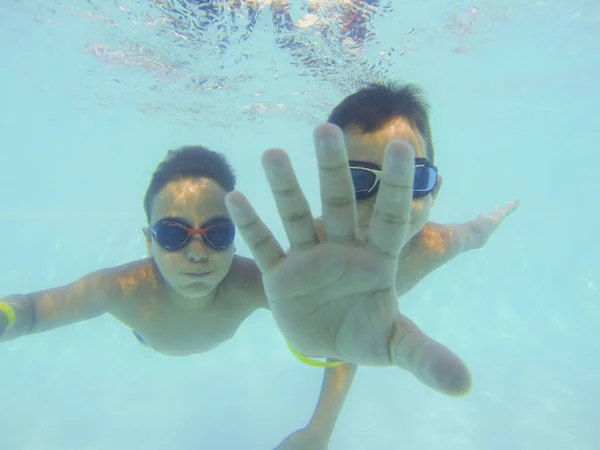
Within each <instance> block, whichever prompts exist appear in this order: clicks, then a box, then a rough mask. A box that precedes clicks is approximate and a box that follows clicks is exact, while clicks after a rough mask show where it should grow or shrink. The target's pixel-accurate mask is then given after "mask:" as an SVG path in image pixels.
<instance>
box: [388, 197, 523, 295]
mask: <svg viewBox="0 0 600 450" xmlns="http://www.w3.org/2000/svg"><path fill="white" fill-rule="evenodd" d="M518 206H519V201H515V202H510V203H507V204H506V205H505V206H504V207H502V208H496V209H495V210H494V212H492V213H491V214H489V215H487V216H484V215H483V214H480V215H479V217H477V218H476V219H474V220H471V221H469V222H466V223H461V224H437V223H432V222H429V223H427V225H425V227H424V228H423V229H422V230H421V231H420V232H419V233H418V234H417V235H416V236H415V237H414V238H413V239H412V240H411V241H410V242H409V243H408V244H407V246H406V247H405V248H404V249H403V250H402V252H401V254H400V258H399V264H398V273H397V277H396V291H397V293H398V295H402V294H404V293H406V292H408V291H410V290H411V289H412V288H413V287H415V286H416V285H417V284H419V283H420V282H421V280H422V279H423V278H425V277H426V276H427V275H429V274H430V273H431V272H433V271H434V270H435V269H437V268H438V267H441V266H443V265H444V264H446V263H447V262H448V261H451V260H452V259H454V258H455V257H457V256H458V255H460V254H461V253H464V252H467V251H469V250H476V249H479V248H481V247H483V246H484V245H485V243H486V242H487V241H488V239H489V238H490V236H491V235H492V234H493V233H494V231H496V229H497V228H498V226H500V224H501V223H502V221H503V220H504V219H505V218H506V217H508V216H509V215H510V214H512V213H513V212H514V211H515V210H516V209H517V208H518Z"/></svg>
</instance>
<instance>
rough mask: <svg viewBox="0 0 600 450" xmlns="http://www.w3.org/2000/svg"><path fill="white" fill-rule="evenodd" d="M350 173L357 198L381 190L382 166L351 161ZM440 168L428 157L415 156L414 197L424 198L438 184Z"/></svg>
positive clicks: (359, 198)
mask: <svg viewBox="0 0 600 450" xmlns="http://www.w3.org/2000/svg"><path fill="white" fill-rule="evenodd" d="M350 173H351V174H352V183H353V184H354V192H355V194H356V199H357V200H363V199H366V198H369V197H372V196H373V195H375V194H376V193H377V191H378V190H379V181H380V180H381V167H379V166H378V165H377V164H372V163H368V162H362V161H350ZM437 178H438V170H437V167H435V166H434V165H433V164H430V163H429V161H428V160H427V158H415V178H414V182H413V198H415V199H416V198H423V197H425V196H427V195H429V194H431V192H432V191H433V189H434V188H435V185H436V184H437Z"/></svg>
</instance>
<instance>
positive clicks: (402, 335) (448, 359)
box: [390, 315, 472, 396]
mask: <svg viewBox="0 0 600 450" xmlns="http://www.w3.org/2000/svg"><path fill="white" fill-rule="evenodd" d="M390 355H391V358H392V363H393V364H394V365H396V366H398V367H400V368H402V369H405V370H408V371H409V372H411V373H412V374H413V375H414V376H415V377H417V379H418V380H419V381H421V382H422V383H424V384H426V385H427V386H429V387H431V388H433V389H435V390H437V391H439V392H441V393H443V394H446V395H455V396H459V395H466V394H467V393H468V392H469V391H470V390H471V384H472V381H471V374H470V373H469V369H467V367H466V365H465V364H464V363H463V362H462V361H461V360H460V358H459V357H458V356H456V355H455V354H454V353H452V352H451V351H450V350H448V348H446V347H444V346H443V345H442V344H440V343H439V342H436V341H434V340H433V339H431V338H429V337H428V336H427V335H426V334H425V333H423V332H422V331H421V330H420V329H419V327H417V326H416V325H415V324H414V323H413V322H411V321H410V320H409V319H408V318H406V317H405V316H402V315H400V316H399V317H398V318H397V319H396V320H395V321H394V328H393V332H392V337H391V339H390Z"/></svg>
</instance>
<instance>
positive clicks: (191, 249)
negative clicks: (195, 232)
mask: <svg viewBox="0 0 600 450" xmlns="http://www.w3.org/2000/svg"><path fill="white" fill-rule="evenodd" d="M185 250H186V256H187V258H188V260H189V261H191V262H202V261H206V260H207V259H208V249H207V248H206V245H205V244H204V242H203V241H202V238H201V237H200V236H193V237H192V239H191V240H190V242H189V244H188V245H187V246H186V249H185Z"/></svg>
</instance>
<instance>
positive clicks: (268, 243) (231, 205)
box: [225, 191, 285, 274]
mask: <svg viewBox="0 0 600 450" xmlns="http://www.w3.org/2000/svg"><path fill="white" fill-rule="evenodd" d="M225 206H226V207H227V210H228V211H229V214H230V215H231V220H233V223H234V224H235V226H236V227H237V229H238V230H239V232H240V234H241V235H242V239H243V240H244V242H245V243H246V245H247V246H248V248H249V249H250V253H252V256H253V257H254V260H255V261H256V264H257V265H258V267H259V269H260V271H261V272H262V273H263V274H265V273H267V272H268V271H269V270H271V269H272V268H273V266H275V265H276V264H277V263H278V262H279V261H280V260H281V259H283V258H284V257H285V253H284V251H283V249H282V248H281V246H280V245H279V242H277V240H276V239H275V237H274V236H273V233H271V231H270V230H269V229H268V228H267V227H266V225H265V224H264V223H263V222H262V220H260V218H259V217H258V215H257V214H256V212H255V211H254V208H252V205H250V202H248V200H247V199H246V197H244V195H243V194H242V193H241V192H235V191H234V192H230V193H228V194H227V196H226V197H225Z"/></svg>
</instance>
